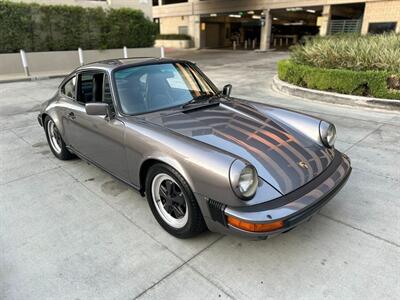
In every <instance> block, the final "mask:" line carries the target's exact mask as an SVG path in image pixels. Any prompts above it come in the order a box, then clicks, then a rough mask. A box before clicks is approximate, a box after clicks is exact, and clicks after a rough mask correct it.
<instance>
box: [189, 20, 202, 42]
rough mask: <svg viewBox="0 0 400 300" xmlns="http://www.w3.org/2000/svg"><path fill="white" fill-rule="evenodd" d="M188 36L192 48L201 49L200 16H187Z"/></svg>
mask: <svg viewBox="0 0 400 300" xmlns="http://www.w3.org/2000/svg"><path fill="white" fill-rule="evenodd" d="M188 18H189V28H188V31H189V35H190V36H191V37H192V39H193V46H194V48H196V49H199V48H201V31H200V25H201V24H200V21H201V20H200V15H192V16H189V17H188Z"/></svg>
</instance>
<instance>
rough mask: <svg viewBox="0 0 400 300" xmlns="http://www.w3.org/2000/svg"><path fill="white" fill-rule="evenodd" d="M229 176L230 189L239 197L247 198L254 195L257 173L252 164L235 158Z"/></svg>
mask: <svg viewBox="0 0 400 300" xmlns="http://www.w3.org/2000/svg"><path fill="white" fill-rule="evenodd" d="M229 177H230V181H231V186H232V189H233V191H234V192H235V194H236V195H237V196H238V197H239V198H241V199H243V200H249V199H251V198H252V197H253V196H254V194H255V193H256V191H257V186H258V174H257V171H256V169H255V168H254V167H253V166H252V165H249V164H246V163H244V162H243V161H241V160H235V161H234V162H233V163H232V166H231V170H230V175H229Z"/></svg>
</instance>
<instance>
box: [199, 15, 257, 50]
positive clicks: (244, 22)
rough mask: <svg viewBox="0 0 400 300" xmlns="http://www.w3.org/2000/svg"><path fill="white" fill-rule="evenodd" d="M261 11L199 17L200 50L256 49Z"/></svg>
mask: <svg viewBox="0 0 400 300" xmlns="http://www.w3.org/2000/svg"><path fill="white" fill-rule="evenodd" d="M261 17H262V16H261V11H249V12H233V13H224V14H210V15H205V16H202V17H201V48H231V49H232V48H233V45H234V44H235V45H236V49H248V50H252V49H256V48H257V47H258V46H259V39H260V33H261Z"/></svg>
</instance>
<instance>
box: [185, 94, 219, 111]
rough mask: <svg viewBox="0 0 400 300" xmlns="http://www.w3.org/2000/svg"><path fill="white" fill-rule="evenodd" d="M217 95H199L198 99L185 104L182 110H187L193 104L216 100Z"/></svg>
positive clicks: (195, 98)
mask: <svg viewBox="0 0 400 300" xmlns="http://www.w3.org/2000/svg"><path fill="white" fill-rule="evenodd" d="M215 96H217V95H210V94H202V95H199V96H197V97H194V98H193V99H192V100H190V101H189V102H186V103H184V104H183V105H182V106H181V108H186V107H188V106H190V105H191V104H194V103H200V102H205V101H206V100H211V99H212V98H214V97H215Z"/></svg>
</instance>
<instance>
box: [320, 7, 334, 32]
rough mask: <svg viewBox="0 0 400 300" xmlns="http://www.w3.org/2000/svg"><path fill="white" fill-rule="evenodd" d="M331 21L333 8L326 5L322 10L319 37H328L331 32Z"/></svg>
mask: <svg viewBox="0 0 400 300" xmlns="http://www.w3.org/2000/svg"><path fill="white" fill-rule="evenodd" d="M330 21H331V6H330V5H324V7H323V9H322V17H321V21H320V22H321V24H320V27H319V35H320V36H326V35H327V34H328V30H329V22H330Z"/></svg>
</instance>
